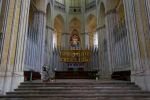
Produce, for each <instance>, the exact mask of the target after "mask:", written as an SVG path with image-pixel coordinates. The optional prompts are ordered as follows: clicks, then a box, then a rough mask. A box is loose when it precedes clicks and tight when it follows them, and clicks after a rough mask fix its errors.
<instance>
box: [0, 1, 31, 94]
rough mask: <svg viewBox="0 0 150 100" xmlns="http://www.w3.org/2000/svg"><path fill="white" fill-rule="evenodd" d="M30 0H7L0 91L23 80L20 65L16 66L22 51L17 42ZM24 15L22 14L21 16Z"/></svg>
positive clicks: (15, 85)
mask: <svg viewBox="0 0 150 100" xmlns="http://www.w3.org/2000/svg"><path fill="white" fill-rule="evenodd" d="M29 5H30V0H26V1H23V0H7V3H6V15H7V16H5V19H6V21H5V23H6V24H5V25H6V26H4V27H5V28H3V29H5V30H3V32H4V33H5V38H4V44H3V45H4V46H3V52H2V58H1V67H0V90H1V91H2V93H5V92H7V91H12V90H13V89H14V88H16V87H17V86H18V85H19V83H20V82H22V81H23V70H22V66H18V65H19V63H20V60H19V59H18V56H20V59H22V57H23V56H22V55H18V53H20V52H22V50H21V47H20V45H19V44H18V42H19V41H20V38H22V35H23V34H25V31H26V24H25V23H24V21H26V19H27V18H28V10H29ZM23 15H24V16H23ZM21 18H22V19H21Z"/></svg>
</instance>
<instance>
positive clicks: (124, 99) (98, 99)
mask: <svg viewBox="0 0 150 100" xmlns="http://www.w3.org/2000/svg"><path fill="white" fill-rule="evenodd" d="M35 99H36V100H150V98H140V97H95V98H90V97H89V98H81V97H79V98H60V97H51V98H47V97H45V98H44V97H42V98H39V97H38V98H36V97H34V98H32V97H31V98H0V100H35Z"/></svg>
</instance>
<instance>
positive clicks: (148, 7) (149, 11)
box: [144, 0, 150, 24]
mask: <svg viewBox="0 0 150 100" xmlns="http://www.w3.org/2000/svg"><path fill="white" fill-rule="evenodd" d="M144 1H145V4H146V10H147V14H148V19H149V24H150V1H149V0H144Z"/></svg>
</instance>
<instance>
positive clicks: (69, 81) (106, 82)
mask: <svg viewBox="0 0 150 100" xmlns="http://www.w3.org/2000/svg"><path fill="white" fill-rule="evenodd" d="M21 84H59V85H60V84H67V85H69V84H133V83H131V82H129V81H96V80H91V81H80V80H66V81H65V80H63V81H59V80H58V81H53V82H45V83H43V82H41V81H27V82H23V83H21Z"/></svg>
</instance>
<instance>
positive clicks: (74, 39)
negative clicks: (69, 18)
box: [70, 30, 80, 50]
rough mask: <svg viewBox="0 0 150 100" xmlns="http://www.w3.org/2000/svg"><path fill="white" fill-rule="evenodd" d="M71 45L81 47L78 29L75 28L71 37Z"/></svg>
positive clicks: (72, 47) (75, 47)
mask: <svg viewBox="0 0 150 100" xmlns="http://www.w3.org/2000/svg"><path fill="white" fill-rule="evenodd" d="M70 45H71V49H74V50H76V49H79V48H80V37H79V35H78V32H77V30H74V31H73V33H72V35H71V37H70Z"/></svg>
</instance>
